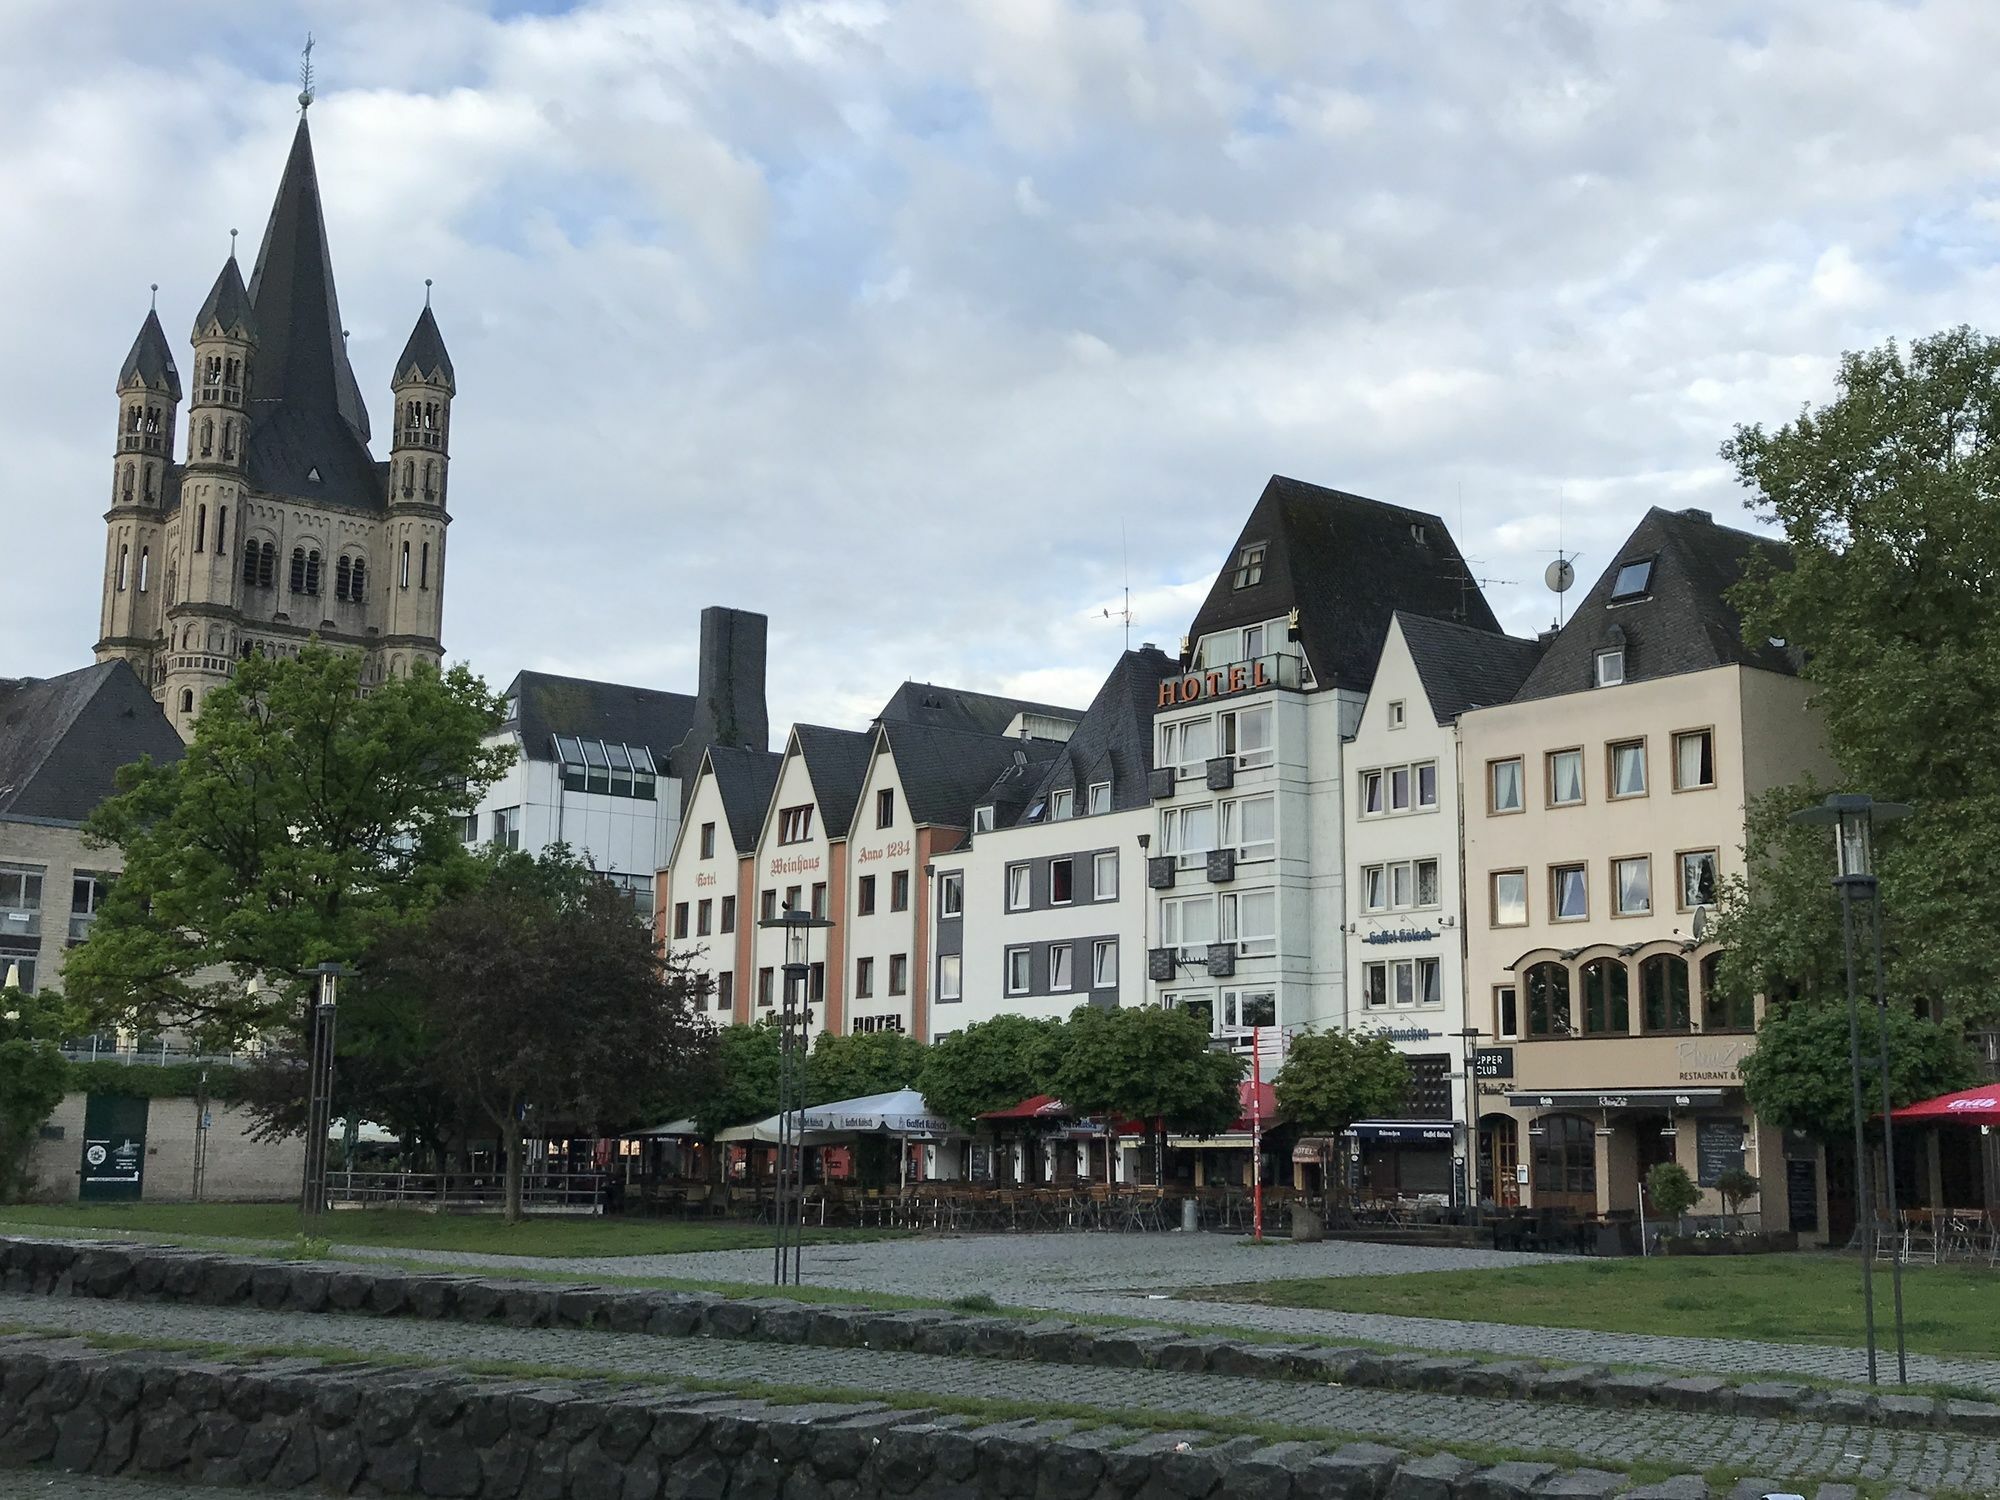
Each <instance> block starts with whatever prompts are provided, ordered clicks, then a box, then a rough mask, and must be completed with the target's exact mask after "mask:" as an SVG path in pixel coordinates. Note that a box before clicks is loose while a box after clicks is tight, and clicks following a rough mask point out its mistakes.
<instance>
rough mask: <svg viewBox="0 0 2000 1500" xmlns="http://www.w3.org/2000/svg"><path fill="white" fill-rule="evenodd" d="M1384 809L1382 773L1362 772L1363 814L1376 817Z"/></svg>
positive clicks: (1365, 816)
mask: <svg viewBox="0 0 2000 1500" xmlns="http://www.w3.org/2000/svg"><path fill="white" fill-rule="evenodd" d="M1381 811H1382V773H1381V772H1380V771H1363V772H1362V773H1361V815H1362V816H1363V817H1364V818H1368V817H1374V816H1376V815H1378V814H1379V813H1381Z"/></svg>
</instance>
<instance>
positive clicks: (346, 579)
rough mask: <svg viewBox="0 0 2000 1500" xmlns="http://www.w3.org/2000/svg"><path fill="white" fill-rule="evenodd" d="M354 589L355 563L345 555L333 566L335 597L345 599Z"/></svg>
mask: <svg viewBox="0 0 2000 1500" xmlns="http://www.w3.org/2000/svg"><path fill="white" fill-rule="evenodd" d="M353 587H354V563H353V562H352V561H351V560H350V559H349V558H348V557H347V556H346V555H345V554H343V555H342V556H341V559H340V561H339V562H337V563H335V564H334V565H333V597H334V598H336V599H345V598H346V597H347V596H348V594H349V593H350V592H351V591H352V589H353Z"/></svg>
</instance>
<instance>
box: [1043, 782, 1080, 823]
mask: <svg viewBox="0 0 2000 1500" xmlns="http://www.w3.org/2000/svg"><path fill="white" fill-rule="evenodd" d="M1075 805H1076V793H1075V792H1073V791H1072V790H1071V789H1070V788H1068V787H1066V786H1059V787H1057V788H1056V789H1055V790H1054V791H1052V792H1050V793H1049V821H1050V822H1051V823H1063V822H1067V821H1068V820H1069V817H1070V813H1071V809H1072V808H1074V807H1075Z"/></svg>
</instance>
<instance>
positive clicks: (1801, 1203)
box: [1785, 1157, 1819, 1229]
mask: <svg viewBox="0 0 2000 1500" xmlns="http://www.w3.org/2000/svg"><path fill="white" fill-rule="evenodd" d="M1785 1205H1786V1207H1787V1208H1789V1209H1790V1210H1791V1214H1792V1223H1791V1227H1792V1228H1793V1229H1818V1228H1819V1173H1818V1171H1817V1170H1816V1169H1815V1167H1814V1164H1813V1163H1812V1162H1809V1161H1800V1160H1799V1159H1798V1158H1796V1157H1794V1158H1792V1159H1791V1160H1790V1161H1787V1162H1786V1163H1785Z"/></svg>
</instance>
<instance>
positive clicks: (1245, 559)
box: [1231, 542, 1265, 589]
mask: <svg viewBox="0 0 2000 1500" xmlns="http://www.w3.org/2000/svg"><path fill="white" fill-rule="evenodd" d="M1264 551H1265V544H1264V543H1263V542H1251V543H1250V544H1248V545H1247V546H1245V547H1244V548H1243V550H1242V551H1240V552H1238V553H1237V554H1236V569H1235V574H1234V577H1233V580H1232V583H1231V587H1232V589H1247V588H1251V587H1253V586H1254V585H1256V584H1259V583H1262V582H1263V581H1264Z"/></svg>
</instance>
